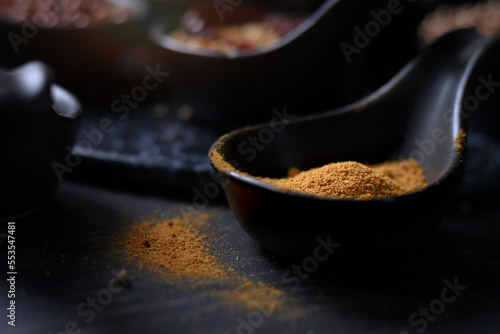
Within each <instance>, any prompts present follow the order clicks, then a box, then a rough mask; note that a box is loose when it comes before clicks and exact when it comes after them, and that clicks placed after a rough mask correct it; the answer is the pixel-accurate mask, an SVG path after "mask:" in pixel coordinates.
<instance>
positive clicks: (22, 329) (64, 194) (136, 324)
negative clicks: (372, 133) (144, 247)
mask: <svg viewBox="0 0 500 334" xmlns="http://www.w3.org/2000/svg"><path fill="white" fill-rule="evenodd" d="M170 195H172V194H170ZM498 199H499V197H498V193H497V196H496V197H489V200H488V201H484V200H481V201H475V200H473V199H470V198H462V199H460V200H459V201H458V200H457V201H456V202H455V203H454V205H453V206H452V208H451V209H450V211H449V214H448V215H447V216H446V218H445V220H444V222H443V224H442V225H441V227H440V228H439V229H438V233H437V234H436V236H435V238H434V239H433V240H430V242H429V244H427V245H425V246H423V247H422V249H420V250H419V251H417V252H415V253H411V254H405V255H403V254H393V255H392V256H391V257H387V258H383V259H376V260H373V259H371V260H369V261H368V260H363V259H358V260H357V261H355V262H339V263H337V264H336V263H331V264H328V265H325V266H323V267H321V266H320V268H319V270H318V271H317V272H316V273H315V274H314V276H311V277H309V278H307V279H306V280H305V281H303V282H301V284H300V285H296V284H295V285H290V284H288V285H287V284H285V282H284V281H283V275H284V273H285V272H286V271H288V270H290V269H291V265H292V264H291V263H286V262H282V261H280V260H278V259H275V258H273V257H272V256H271V255H270V254H268V253H266V252H264V251H262V250H261V249H259V248H258V246H257V245H256V244H255V243H254V242H253V241H252V240H250V239H249V238H248V237H247V236H246V234H245V233H244V232H243V231H242V230H241V229H240V227H239V225H238V224H237V222H236V220H235V218H234V216H233V215H232V212H231V211H230V210H229V209H228V208H227V207H226V206H224V205H216V204H213V203H212V204H210V205H209V206H208V207H207V208H206V210H207V211H206V212H207V213H209V215H210V216H211V218H210V221H209V225H208V226H207V229H206V231H205V232H206V233H207V234H208V235H209V240H212V241H213V242H211V244H212V249H213V250H216V251H222V252H225V251H228V255H226V256H223V257H222V261H223V262H224V263H226V264H229V265H230V266H231V267H233V268H234V269H235V270H236V272H237V273H238V274H239V275H241V276H244V277H248V278H249V279H251V280H261V281H264V282H267V283H269V284H272V285H273V286H275V287H277V288H278V289H281V290H283V291H284V293H285V297H286V298H287V304H288V307H287V308H285V309H284V310H276V311H275V312H273V313H272V314H271V315H270V316H269V317H265V318H264V320H263V322H262V325H261V326H258V327H257V328H254V330H255V333H309V334H311V333H332V332H338V333H400V331H402V330H406V331H408V332H410V333H416V332H417V331H416V330H417V329H420V328H421V327H420V326H411V325H410V324H409V322H408V319H409V317H410V315H411V314H412V313H413V312H418V310H419V308H420V307H428V305H429V303H430V302H431V301H433V300H434V299H436V298H440V294H441V291H442V290H443V289H444V288H445V285H444V283H443V280H444V279H447V280H449V281H450V282H453V281H454V280H455V279H456V280H457V282H458V283H459V284H460V285H466V286H467V288H465V289H464V290H463V291H462V292H461V295H460V296H458V297H457V299H456V300H455V301H454V302H453V303H451V304H449V305H446V309H445V310H444V311H443V312H442V314H440V315H438V316H437V317H436V318H435V320H433V321H429V322H428V328H427V329H426V333H443V332H453V333H471V332H481V333H495V332H497V331H498V329H499V328H500V322H499V321H500V320H499V318H498V316H497V315H498V312H499V311H500V286H499V283H498V282H499V280H498V278H499V275H500V262H499V258H500V248H499V246H498V245H499V238H500V230H499V226H498V221H499V218H500V212H499V208H498ZM180 204H183V205H190V204H193V203H192V201H191V200H190V199H186V200H178V199H172V198H171V197H169V196H167V197H164V198H157V197H149V196H141V195H136V194H133V193H126V192H117V191H112V190H108V189H103V188H98V187H93V186H87V185H82V184H77V183H72V182H67V183H65V184H63V185H62V186H61V187H60V188H59V190H58V191H57V192H56V194H55V196H54V198H53V199H51V200H50V202H49V203H48V204H47V206H46V207H45V208H44V209H43V210H42V211H41V212H39V213H38V214H36V215H35V216H33V217H31V218H29V219H27V220H18V221H17V225H16V226H17V227H16V242H17V260H18V264H17V266H18V270H17V271H18V274H17V283H16V284H17V285H16V289H17V296H16V303H17V322H16V324H17V325H16V328H15V329H13V328H8V327H7V325H6V321H5V320H2V322H1V324H0V328H2V333H3V332H6V333H8V332H12V333H59V332H61V331H64V326H65V324H67V323H68V322H71V321H74V322H76V323H77V324H78V326H79V328H81V329H82V333H147V332H153V333H188V332H189V333H226V332H227V333H236V332H237V326H238V324H239V323H238V321H237V319H238V317H242V318H244V319H248V316H249V314H251V312H252V311H251V310H233V309H231V308H229V307H228V305H227V303H225V302H224V300H222V299H218V298H216V297H212V296H211V292H212V291H213V289H214V284H213V282H212V283H210V284H208V283H207V284H204V285H201V286H199V287H198V288H196V289H194V290H190V289H189V288H188V289H185V288H186V287H189V284H188V283H186V282H185V283H174V282H172V281H171V280H169V279H168V278H165V277H162V276H158V275H155V274H153V273H152V272H150V270H149V269H148V268H147V267H146V266H143V267H140V266H138V265H136V264H135V263H132V264H130V265H129V266H127V269H128V270H129V271H130V272H131V274H132V275H133V276H135V278H134V280H133V281H132V285H131V286H130V287H128V288H127V289H125V290H124V291H123V292H121V293H119V294H116V295H114V297H113V299H112V301H111V302H110V304H109V305H107V306H105V308H104V309H103V310H102V311H101V312H98V313H96V316H95V319H94V320H93V321H91V322H90V323H86V322H85V319H86V317H82V316H79V315H78V314H77V313H76V309H77V307H78V305H79V304H80V303H82V302H85V300H86V298H87V297H95V296H96V295H97V294H98V293H99V291H101V290H102V289H105V288H107V286H108V282H109V280H110V279H111V278H113V274H112V272H111V271H112V270H113V269H115V270H119V269H121V268H123V267H125V266H126V263H125V260H124V259H123V258H121V257H120V256H118V255H116V254H114V252H113V250H114V249H113V243H112V242H113V241H114V240H116V233H119V232H120V231H122V230H123V228H125V227H126V226H129V225H131V224H132V222H133V221H135V220H136V219H138V218H139V217H149V216H153V215H154V212H155V211H157V210H159V211H161V212H162V213H164V214H166V215H167V216H170V217H177V216H179V205H180ZM403 222H404V217H402V223H403ZM0 233H6V225H5V224H4V225H2V227H1V232H0ZM217 236H224V240H221V239H220V238H218V237H217ZM214 240H217V241H214ZM1 241H2V249H3V250H2V252H1V254H3V255H2V257H3V258H5V255H6V252H5V248H4V246H5V244H6V243H5V239H1ZM236 256H239V260H236ZM334 259H335V258H334ZM2 267H3V268H5V266H2ZM5 273H6V271H5V269H4V270H2V273H1V275H0V277H1V278H2V281H4V282H5V278H6V277H5ZM0 302H1V304H2V305H6V303H7V296H6V290H5V285H2V293H1V295H0ZM3 312H5V311H3ZM417 319H420V317H418V318H417ZM243 332H244V331H243Z"/></svg>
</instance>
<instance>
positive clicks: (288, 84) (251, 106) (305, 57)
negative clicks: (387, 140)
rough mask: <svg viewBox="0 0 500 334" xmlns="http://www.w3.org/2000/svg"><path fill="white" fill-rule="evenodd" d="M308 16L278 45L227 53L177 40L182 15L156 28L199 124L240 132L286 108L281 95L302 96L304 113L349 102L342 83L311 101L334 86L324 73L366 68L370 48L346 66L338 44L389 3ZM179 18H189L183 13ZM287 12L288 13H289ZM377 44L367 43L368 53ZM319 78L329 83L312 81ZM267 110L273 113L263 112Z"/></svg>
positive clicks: (326, 5)
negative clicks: (274, 109)
mask: <svg viewBox="0 0 500 334" xmlns="http://www.w3.org/2000/svg"><path fill="white" fill-rule="evenodd" d="M211 3H212V2H210V4H209V6H211ZM266 5H267V4H266ZM266 5H262V7H264V8H265V7H266ZM300 8H301V7H300V6H299V7H298V8H297V10H300ZM308 10H309V11H305V12H306V14H307V15H308V16H307V17H306V18H305V20H304V21H303V22H302V23H301V24H300V25H298V26H297V27H296V28H294V29H293V30H291V31H290V32H289V33H287V34H285V35H284V36H283V37H281V38H280V39H279V40H278V41H277V42H276V43H275V44H273V45H272V46H269V47H266V48H261V49H254V50H249V51H241V52H235V53H231V54H224V53H220V52H213V51H210V50H207V49H194V48H192V47H188V46H187V45H186V43H183V42H179V41H178V40H176V39H175V38H173V37H171V32H172V31H174V30H176V29H178V28H179V26H181V24H182V23H181V22H182V19H181V17H182V15H180V14H179V13H174V14H171V15H168V14H165V15H166V17H164V18H161V19H159V20H158V21H157V22H154V23H152V27H151V38H152V39H153V40H154V41H156V43H158V45H160V46H161V47H162V48H163V49H164V51H165V52H164V54H165V60H166V62H167V64H168V66H169V72H170V77H169V82H170V84H171V86H172V87H171V88H172V89H173V90H175V95H176V97H177V98H178V99H179V100H181V103H187V104H189V105H190V106H192V107H193V110H194V113H193V117H194V119H198V120H202V121H203V122H205V123H210V124H211V125H214V126H217V127H220V128H223V129H226V130H227V129H234V128H235V127H239V126H242V125H245V124H249V122H252V123H257V122H263V121H265V120H266V119H268V117H269V116H270V115H271V110H272V107H273V106H276V105H281V101H282V100H283V96H287V98H288V100H289V99H290V98H292V97H293V96H297V97H299V96H300V99H301V101H302V100H306V101H308V100H311V101H310V103H308V108H307V109H306V108H304V110H303V112H307V111H308V110H315V109H316V110H325V109H324V108H321V109H320V107H319V106H318V107H315V105H317V104H318V105H321V104H323V105H325V104H326V105H329V106H331V105H332V103H335V102H338V101H340V100H341V99H343V98H345V96H346V95H347V94H343V93H342V89H345V86H346V83H345V82H344V84H343V85H340V86H343V87H339V88H338V89H337V88H335V89H334V90H332V91H331V92H328V93H324V94H322V96H323V98H322V99H318V100H315V101H313V100H312V99H310V98H309V97H310V96H315V95H316V94H317V92H318V91H321V92H324V91H323V90H324V87H325V86H326V85H331V84H332V81H333V80H332V78H331V77H330V76H329V75H325V73H334V75H335V77H337V78H347V73H346V72H350V73H351V75H352V74H353V73H355V72H358V71H359V70H360V69H361V68H362V65H363V59H364V55H368V54H369V53H370V52H369V51H368V50H365V53H360V54H357V55H356V57H353V58H355V59H354V60H353V61H352V62H350V63H348V62H347V61H346V59H345V55H344V54H343V52H342V49H341V48H339V45H340V44H341V43H342V42H345V43H350V44H353V43H354V42H353V38H354V36H355V31H354V30H353V29H355V28H356V27H357V28H360V29H363V28H364V27H365V25H366V24H367V22H370V21H374V20H375V19H374V18H373V17H372V15H371V14H370V12H372V11H377V12H378V11H380V10H384V11H387V2H386V1H372V2H366V1H352V0H348V1H345V0H327V1H324V2H323V3H322V4H321V5H320V6H318V7H317V8H316V9H315V10H312V11H311V9H310V8H308ZM399 10H402V7H401V8H399V9H398V11H399ZM207 11H208V12H211V14H212V16H216V12H215V9H213V8H211V7H210V8H208V10H207ZM244 11H245V8H244V6H243V5H242V6H241V7H238V6H235V7H234V9H233V11H231V12H229V11H228V12H227V13H226V14H225V15H230V14H231V13H233V14H238V13H244ZM180 12H181V13H183V10H181V11H180ZM288 12H291V13H294V12H296V10H292V9H289V10H288ZM283 13H284V14H286V13H287V11H286V10H283ZM400 15H402V14H395V15H392V16H391V17H390V19H391V21H396V20H397V19H398V18H399V17H401V16H400ZM212 20H213V19H212ZM217 20H219V19H218V18H215V21H217ZM226 21H227V20H225V21H223V22H226ZM374 22H375V21H374ZM219 23H220V22H219ZM375 23H376V22H375ZM391 24H395V23H391ZM384 29H388V28H384ZM381 30H382V28H381ZM403 42H404V41H403ZM375 44H376V43H375V42H372V43H369V45H366V49H370V48H372V46H373V45H375ZM353 68H357V69H358V70H353ZM391 68H392V64H388V65H387V69H386V70H387V71H389V70H390V69H391ZM318 72H320V73H322V74H323V77H318V76H317V75H314V74H315V73H318ZM346 81H347V80H346ZM303 83H306V87H304V88H302V89H301V91H300V92H298V93H287V91H289V90H290V88H293V89H295V90H298V88H296V86H298V87H302V84H303ZM169 88H170V87H169ZM365 95H366V94H365ZM359 96H362V95H359ZM359 96H357V97H356V98H359ZM329 101H330V103H329ZM331 101H333V102H331ZM350 101H352V100H350ZM344 103H347V101H346V102H344ZM264 105H266V106H267V105H270V106H271V107H270V108H262V106H264ZM335 105H337V106H340V105H342V104H341V103H338V104H335Z"/></svg>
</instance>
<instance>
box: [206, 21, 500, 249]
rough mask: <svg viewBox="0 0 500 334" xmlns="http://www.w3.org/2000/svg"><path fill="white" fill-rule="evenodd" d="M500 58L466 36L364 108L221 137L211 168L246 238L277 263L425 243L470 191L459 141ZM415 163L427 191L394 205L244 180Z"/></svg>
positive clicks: (449, 39) (431, 54)
mask: <svg viewBox="0 0 500 334" xmlns="http://www.w3.org/2000/svg"><path fill="white" fill-rule="evenodd" d="M499 49H500V46H499V42H498V40H496V39H490V38H487V37H484V36H481V35H479V34H477V33H475V32H473V31H470V30H461V31H457V32H454V33H451V34H449V35H447V36H444V37H443V38H442V39H440V40H438V41H437V42H436V43H434V44H433V45H431V46H430V47H428V48H427V49H426V50H425V51H423V52H422V53H421V54H420V55H418V56H417V57H416V58H415V59H414V60H413V61H411V62H410V63H409V64H408V65H407V66H406V67H404V69H402V71H401V72H400V73H399V74H397V75H396V76H395V77H394V78H393V79H392V80H390V81H389V82H388V83H387V84H385V85H384V86H383V87H381V88H380V89H379V90H378V91H376V92H374V93H373V94H372V95H370V96H368V97H367V98H365V99H363V100H361V101H359V102H356V103H353V104H351V105H348V106H346V107H343V108H340V109H338V110H333V111H329V112H325V113H322V114H318V115H313V116H308V117H304V118H297V119H295V120H292V121H285V122H283V123H274V124H272V122H271V123H270V124H264V125H258V126H251V127H247V128H244V129H240V130H236V131H233V132H230V133H229V134H227V135H225V136H223V137H221V138H220V139H219V140H218V141H217V142H215V143H214V145H213V146H212V148H211V150H210V160H211V164H212V167H213V168H214V169H215V171H216V173H217V174H218V176H219V178H220V180H221V184H222V185H223V188H224V191H225V194H226V196H227V199H228V201H229V204H230V206H231V208H232V209H233V211H234V213H235V215H236V217H237V218H238V220H239V222H240V224H241V225H242V227H243V228H244V230H245V231H246V232H247V233H248V234H249V235H250V236H251V237H252V238H253V239H255V240H256V241H257V242H259V243H260V244H262V245H263V246H264V247H265V248H267V249H268V250H271V251H272V252H274V253H276V254H280V255H284V256H302V257H303V256H312V255H313V251H314V250H315V249H316V247H318V245H324V244H325V243H326V244H328V243H330V244H332V243H340V244H342V248H346V249H353V250H354V249H364V250H368V251H369V252H372V251H373V250H377V249H394V248H397V247H400V246H406V245H414V244H416V243H418V242H419V241H421V240H425V239H422V238H424V237H426V236H428V235H429V233H430V232H432V231H433V230H435V228H436V227H437V225H438V223H439V221H440V219H441V218H442V217H443V215H444V213H445V211H446V209H447V206H448V204H449V203H450V201H451V199H452V198H453V196H454V194H455V192H456V190H457V188H458V186H459V183H460V181H461V177H462V174H463V170H464V159H465V142H461V143H460V144H457V141H456V139H457V138H458V137H459V134H460V133H462V132H463V133H466V119H467V118H468V116H469V112H468V110H472V109H475V108H477V107H478V105H477V103H476V102H480V101H481V100H484V99H485V98H487V97H488V96H489V95H490V94H491V91H492V90H494V89H495V87H496V86H498V84H497V83H495V82H494V80H495V78H492V77H491V69H489V68H488V67H487V66H485V65H489V66H491V65H493V64H494V62H492V61H491V58H492V57H493V56H494V55H495V54H498V50H499ZM484 70H487V71H489V72H481V71H484ZM497 81H500V80H497ZM480 86H482V87H481V88H478V87H480ZM217 155H220V156H222V157H223V162H221V161H220V160H218V159H217V158H216V156H217ZM407 158H414V159H416V160H417V161H418V162H419V163H420V164H421V166H422V167H423V169H424V171H425V177H426V180H427V182H428V185H427V186H426V187H425V188H423V189H420V190H417V191H415V192H412V193H408V194H405V195H402V196H398V197H394V198H389V199H377V200H356V199H331V198H329V199H327V198H319V197H313V196H309V195H304V194H301V193H297V192H285V191H283V190H281V189H279V188H277V187H274V186H272V185H270V184H266V183H264V182H262V181H259V180H258V179H255V178H253V177H248V176H245V175H243V174H242V173H240V172H239V171H245V172H247V173H249V174H250V175H256V176H269V177H279V176H284V175H286V171H287V169H288V168H289V167H291V166H297V167H299V168H300V169H302V170H306V169H309V168H313V167H318V166H321V165H324V164H327V163H330V162H335V161H347V160H354V161H359V162H364V163H376V162H382V161H384V160H395V159H396V160H400V159H407ZM227 162H230V164H231V166H234V167H237V168H233V167H231V166H229V165H228V164H227ZM228 166H229V168H228ZM318 238H320V239H321V240H320V239H318ZM330 248H331V249H330V250H333V249H334V247H333V246H331V247H330Z"/></svg>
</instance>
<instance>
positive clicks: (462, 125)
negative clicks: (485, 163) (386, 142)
mask: <svg viewBox="0 0 500 334" xmlns="http://www.w3.org/2000/svg"><path fill="white" fill-rule="evenodd" d="M460 31H464V32H467V31H473V32H475V31H474V30H473V29H460V30H459V31H456V32H455V33H461V32H460ZM475 33H476V34H477V35H478V37H480V38H488V37H486V36H484V35H480V34H479V33H477V32H475ZM495 42H500V39H493V38H490V39H489V41H488V43H487V45H486V46H485V47H484V48H481V49H478V50H476V51H475V52H474V55H472V56H471V57H470V58H469V60H468V63H467V67H466V69H465V71H464V72H463V74H462V76H461V78H460V84H459V87H460V89H459V93H458V94H457V96H456V98H455V101H454V103H453V109H454V113H453V115H454V117H458V119H457V121H456V122H454V123H453V124H454V126H453V130H454V132H455V133H454V134H453V136H451V137H450V138H453V143H455V140H456V139H457V137H458V135H459V134H460V131H462V132H463V133H464V134H465V135H467V129H466V118H465V117H464V116H463V115H462V113H461V112H459V111H460V110H461V107H462V100H463V98H464V95H465V90H466V86H467V84H468V82H469V79H470V77H471V74H472V73H473V71H474V69H475V67H476V65H477V63H478V60H479V59H480V58H481V57H482V56H484V54H485V53H486V52H487V50H488V49H489V47H491V45H493V44H494V43H495ZM423 52H425V50H424V51H423ZM418 62H419V61H418V59H413V60H412V61H410V62H409V63H408V64H407V65H406V66H405V67H403V69H401V71H400V72H398V73H397V74H396V75H395V76H394V77H393V78H392V79H390V80H389V81H388V82H387V83H385V84H384V85H383V86H381V87H380V88H379V89H378V90H377V91H375V92H374V93H372V94H370V95H368V96H367V97H365V98H363V99H361V100H358V101H356V102H354V103H352V104H349V105H346V106H344V107H340V108H338V109H335V110H331V111H326V112H323V113H319V114H313V115H307V116H302V117H299V118H296V119H294V120H290V121H287V126H289V125H290V124H298V123H303V122H308V121H317V120H320V119H322V118H328V117H331V116H334V115H340V114H344V113H349V112H357V111H359V110H362V109H364V108H366V106H368V105H369V104H375V103H377V101H378V100H379V99H381V98H382V97H384V95H386V94H388V93H389V92H390V91H391V90H392V89H393V88H394V87H395V86H396V85H397V84H398V83H399V82H400V81H401V80H402V79H403V78H404V77H405V76H406V75H407V74H408V73H409V72H411V71H412V70H413V69H414V68H415V67H416V66H417V65H418ZM457 110H458V112H457ZM266 125H267V124H257V125H252V126H247V127H243V128H240V129H236V130H233V131H230V132H228V133H227V134H224V135H223V136H221V137H220V138H219V139H218V140H217V141H216V142H214V143H213V144H212V146H211V148H210V150H209V160H210V164H211V166H212V168H213V169H214V170H215V171H216V172H217V174H218V175H220V176H223V177H225V178H227V179H229V180H231V181H235V182H238V183H244V184H247V185H249V186H251V187H255V188H260V189H264V190H267V191H271V192H273V193H279V194H281V195H283V196H293V197H299V198H304V199H309V200H317V201H326V202H357V203H363V202H370V203H390V202H394V201H404V200H410V199H413V198H415V197H420V196H423V195H424V194H425V193H427V192H430V191H432V189H434V188H436V187H438V186H439V185H440V184H441V183H443V182H444V181H445V180H446V179H447V178H448V177H449V176H451V175H453V174H454V173H455V172H456V171H457V170H458V169H459V167H461V165H463V164H465V153H466V147H467V144H466V140H463V142H462V143H461V145H456V144H455V145H454V154H453V158H452V160H451V161H450V162H449V163H448V167H447V169H446V170H445V171H444V172H443V173H442V174H441V175H440V176H439V177H438V178H437V179H436V180H434V181H433V182H432V183H430V184H427V185H426V186H424V187H422V188H419V189H417V190H415V191H412V192H408V193H405V194H403V195H400V196H394V197H387V198H373V199H356V198H330V197H321V196H316V195H310V194H306V193H301V192H297V191H293V190H283V189H281V188H279V187H276V186H274V185H272V184H269V183H266V182H263V181H260V180H258V179H257V178H256V177H253V176H246V175H243V174H241V173H240V172H239V171H237V168H236V167H234V166H233V167H234V169H235V170H231V171H227V170H225V169H224V168H221V167H220V166H219V165H218V163H217V162H215V161H214V160H213V159H212V157H211V153H212V152H217V153H219V154H220V155H221V156H222V157H223V158H224V159H225V154H224V146H225V145H226V140H227V138H230V137H233V136H236V135H238V134H240V133H245V132H247V131H252V130H258V129H260V128H261V127H262V126H266ZM224 161H225V162H226V163H229V164H230V162H229V161H227V160H224Z"/></svg>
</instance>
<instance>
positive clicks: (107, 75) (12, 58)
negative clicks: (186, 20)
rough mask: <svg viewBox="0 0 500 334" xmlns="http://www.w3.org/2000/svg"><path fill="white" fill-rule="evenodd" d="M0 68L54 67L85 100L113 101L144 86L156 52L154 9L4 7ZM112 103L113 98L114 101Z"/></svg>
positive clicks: (104, 1)
mask: <svg viewBox="0 0 500 334" xmlns="http://www.w3.org/2000/svg"><path fill="white" fill-rule="evenodd" d="M0 12H1V14H2V15H0V35H2V36H5V37H6V38H2V41H1V45H0V47H1V49H2V53H1V55H0V65H2V66H3V67H5V68H14V67H16V66H20V65H21V64H23V63H26V62H28V61H32V60H40V61H43V62H45V63H46V64H48V65H49V66H51V67H52V68H53V70H54V72H55V74H56V79H57V82H58V83H60V84H61V85H64V86H65V87H67V88H68V89H70V90H71V91H72V92H74V93H75V94H76V95H77V96H78V97H79V98H81V99H83V100H89V101H102V100H104V99H107V100H109V98H110V97H115V98H116V97H119V96H120V95H119V94H120V93H124V92H126V91H129V90H130V89H131V88H132V87H134V86H133V85H135V84H138V83H141V79H142V77H143V76H144V75H145V74H146V72H145V67H146V66H147V65H148V64H151V62H152V61H153V58H154V56H153V55H152V53H150V49H151V48H150V46H151V45H152V44H151V43H147V42H148V39H147V38H146V37H145V36H147V34H146V33H145V31H147V29H146V26H147V24H146V21H147V18H148V5H147V2H145V1H140V0H126V1H116V0H114V1H113V0H98V1H90V0H83V1H71V0H70V1H66V2H65V3H64V4H60V1H55V0H53V1H30V0H26V1H20V2H15V5H13V4H12V2H1V3H0ZM109 101H111V100H109Z"/></svg>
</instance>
